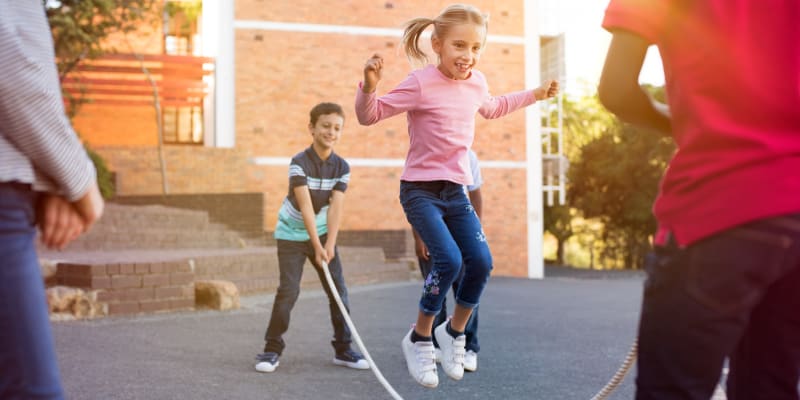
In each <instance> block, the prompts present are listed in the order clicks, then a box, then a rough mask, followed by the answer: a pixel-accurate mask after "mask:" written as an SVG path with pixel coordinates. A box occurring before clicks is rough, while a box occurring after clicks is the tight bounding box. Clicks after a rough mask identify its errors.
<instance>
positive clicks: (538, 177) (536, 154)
mask: <svg viewBox="0 0 800 400" xmlns="http://www.w3.org/2000/svg"><path fill="white" fill-rule="evenodd" d="M537 8H538V7H537V0H525V3H524V15H525V87H526V88H528V89H533V88H535V87H538V86H539V84H540V80H541V76H540V71H539V58H540V56H539V48H540V44H539V18H538V15H537V12H538V9H537ZM525 155H526V162H527V168H526V172H527V177H526V180H525V181H526V187H527V215H526V220H527V225H528V278H535V279H541V278H544V254H543V251H542V245H543V232H542V231H543V229H544V220H543V215H542V213H543V211H544V209H543V204H542V135H541V118H540V116H539V107H538V106H536V105H534V106H530V107H527V108H525Z"/></svg>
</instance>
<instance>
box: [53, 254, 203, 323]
mask: <svg viewBox="0 0 800 400" xmlns="http://www.w3.org/2000/svg"><path fill="white" fill-rule="evenodd" d="M55 281H56V283H57V284H58V285H64V286H71V287H77V288H81V289H84V290H96V291H97V302H98V303H101V304H106V305H107V306H108V315H112V316H113V315H122V314H139V313H153V312H159V311H179V310H193V309H194V272H193V271H192V266H191V264H190V263H189V261H187V260H184V261H168V262H144V263H121V264H117V263H108V264H81V263H59V264H58V267H57V270H56V274H55Z"/></svg>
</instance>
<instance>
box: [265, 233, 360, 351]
mask: <svg viewBox="0 0 800 400" xmlns="http://www.w3.org/2000/svg"><path fill="white" fill-rule="evenodd" d="M327 238H328V236H327V235H322V236H320V238H319V239H320V241H321V242H322V244H323V246H324V245H325V241H326V240H327ZM306 258H307V259H308V260H309V261H312V262H311V264H312V265H314V269H316V270H317V275H319V280H320V282H322V287H323V289H325V294H327V295H328V307H329V308H330V314H331V323H332V324H333V341H332V342H331V344H332V345H333V348H334V349H335V350H336V353H337V354H338V353H341V352H343V351H346V350H348V349H349V348H350V343H351V342H352V337H351V335H350V328H348V327H347V323H346V322H345V320H344V316H343V315H342V312H341V311H340V310H339V306H338V305H337V304H336V299H335V298H334V297H333V292H331V289H330V287H329V286H328V280H327V279H325V272H324V271H323V270H322V267H321V266H318V265H315V264H314V262H313V260H314V247H313V246H312V245H311V242H310V241H305V242H293V241H289V240H278V266H279V268H280V275H281V277H280V280H281V281H280V284H279V286H278V292H277V293H275V302H274V303H273V305H272V316H271V317H270V320H269V326H268V327H267V332H266V333H265V335H264V340H265V341H266V345H265V346H264V351H265V352H275V353H278V354H279V355H280V354H281V353H283V349H284V348H285V347H286V344H285V342H284V341H283V334H284V333H286V330H287V329H289V315H290V314H291V312H292V308H293V307H294V304H295V302H296V301H297V296H298V295H299V294H300V279H301V278H302V277H303V264H304V263H305V261H306ZM328 270H330V272H331V278H333V282H334V284H335V285H336V290H337V292H338V293H339V297H341V298H342V303H343V304H344V306H345V308H346V309H347V312H348V313H349V312H350V305H349V303H348V301H347V288H346V287H345V284H344V276H343V275H342V264H341V262H340V261H339V249H336V254H335V256H334V258H333V260H331V261H330V262H329V263H328Z"/></svg>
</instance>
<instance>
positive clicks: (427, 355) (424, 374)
mask: <svg viewBox="0 0 800 400" xmlns="http://www.w3.org/2000/svg"><path fill="white" fill-rule="evenodd" d="M413 331H414V328H411V330H410V331H408V334H407V335H406V336H405V337H403V341H402V342H400V346H401V347H402V348H403V355H404V356H405V358H406V366H408V373H409V374H411V377H412V378H414V380H415V381H417V383H419V384H420V385H422V386H425V387H429V388H435V387H436V386H438V385H439V375H437V374H436V360H435V358H434V357H435V355H434V351H433V342H416V343H412V342H411V332H413Z"/></svg>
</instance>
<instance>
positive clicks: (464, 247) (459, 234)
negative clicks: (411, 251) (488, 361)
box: [400, 181, 492, 316]
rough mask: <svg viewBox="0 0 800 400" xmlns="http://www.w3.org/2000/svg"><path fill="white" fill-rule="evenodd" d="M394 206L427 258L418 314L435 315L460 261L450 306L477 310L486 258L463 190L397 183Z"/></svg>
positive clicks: (480, 232)
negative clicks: (419, 240) (400, 208)
mask: <svg viewBox="0 0 800 400" xmlns="http://www.w3.org/2000/svg"><path fill="white" fill-rule="evenodd" d="M400 204H402V206H403V210H404V211H405V213H406V219H408V222H409V223H410V224H411V226H412V227H413V228H414V229H415V230H416V231H417V233H418V234H419V236H420V238H422V242H423V243H425V246H426V247H427V248H428V252H429V253H430V257H431V263H432V266H431V272H430V274H428V276H427V277H426V279H425V285H424V287H423V290H422V298H421V299H420V302H419V308H420V310H421V311H422V313H423V314H425V315H429V316H433V315H436V314H439V311H441V309H442V304H444V302H445V298H446V295H447V291H448V289H449V288H450V286H452V284H453V282H454V281H455V280H456V278H457V277H458V275H459V272H460V270H461V266H462V263H463V265H464V277H463V279H462V280H461V285H460V287H459V290H458V291H456V296H455V298H456V304H458V305H461V306H462V307H466V308H475V307H477V306H478V303H479V302H480V298H481V294H482V293H483V289H484V288H485V287H486V283H487V282H488V281H489V274H490V273H491V270H492V255H491V253H490V252H489V245H488V244H487V243H486V235H484V233H483V229H482V228H481V223H480V221H479V220H478V216H477V215H476V214H475V210H474V209H473V208H472V204H470V202H469V199H467V195H466V194H465V193H464V188H463V186H461V185H459V184H457V183H453V182H447V181H433V182H407V181H401V182H400Z"/></svg>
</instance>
